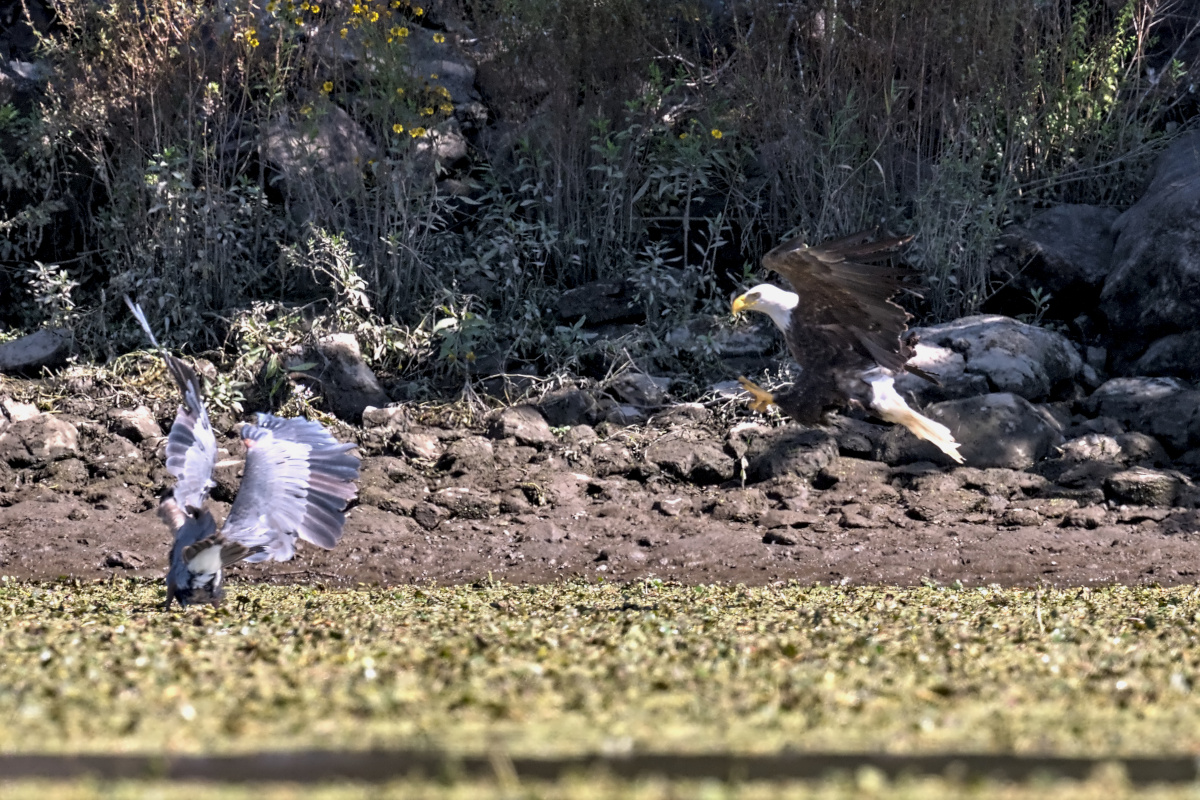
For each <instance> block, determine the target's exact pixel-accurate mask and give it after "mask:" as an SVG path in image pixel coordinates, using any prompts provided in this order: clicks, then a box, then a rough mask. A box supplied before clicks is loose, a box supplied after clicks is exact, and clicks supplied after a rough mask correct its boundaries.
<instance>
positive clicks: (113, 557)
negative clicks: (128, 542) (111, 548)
mask: <svg viewBox="0 0 1200 800" xmlns="http://www.w3.org/2000/svg"><path fill="white" fill-rule="evenodd" d="M144 562H145V559H144V558H142V557H141V556H139V555H137V554H136V553H126V552H125V551H124V550H117V551H115V552H112V553H108V554H107V555H105V556H104V566H105V567H108V568H110V569H138V568H139V567H141V566H142V564H143V563H144Z"/></svg>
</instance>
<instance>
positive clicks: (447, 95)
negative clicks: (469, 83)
mask: <svg viewBox="0 0 1200 800" xmlns="http://www.w3.org/2000/svg"><path fill="white" fill-rule="evenodd" d="M433 91H434V92H436V93H437V94H440V95H441V96H442V97H444V98H446V99H447V100H449V99H450V90H449V89H447V88H446V87H445V86H438V87H437V88H436V89H434V90H433Z"/></svg>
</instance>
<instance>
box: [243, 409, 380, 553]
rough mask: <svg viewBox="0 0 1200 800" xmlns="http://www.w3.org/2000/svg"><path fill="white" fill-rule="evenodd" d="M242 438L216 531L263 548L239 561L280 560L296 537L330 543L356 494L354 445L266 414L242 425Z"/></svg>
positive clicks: (304, 423) (311, 425) (315, 426)
mask: <svg viewBox="0 0 1200 800" xmlns="http://www.w3.org/2000/svg"><path fill="white" fill-rule="evenodd" d="M242 439H243V441H245V443H246V471H245V476H244V477H243V478H242V487H241V489H239V490H238V495H237V499H235V500H234V501H233V508H231V509H230V510H229V518H228V519H227V520H225V528H224V530H223V531H222V535H223V536H224V537H225V538H226V539H228V540H229V541H232V542H238V543H240V544H243V545H245V546H246V547H250V548H255V547H261V548H263V550H262V551H261V552H257V553H255V554H253V555H251V556H249V558H247V561H267V560H273V561H287V560H288V559H289V558H291V557H292V555H293V554H294V553H295V542H296V537H297V536H299V537H300V538H301V539H303V540H305V541H306V542H311V543H312V544H315V545H317V546H318V547H323V548H325V549H329V548H331V547H333V546H334V545H336V544H337V543H338V540H339V539H341V538H342V527H343V526H344V525H345V522H346V515H345V514H344V513H343V512H344V509H345V508H346V504H347V503H348V502H350V500H352V499H353V498H354V496H355V495H356V494H357V491H358V490H357V489H356V487H355V485H354V481H355V480H356V479H357V478H358V466H359V458H358V456H356V455H353V454H351V453H350V452H349V451H350V450H353V449H354V444H353V443H348V444H343V443H340V442H338V441H337V440H336V439H334V438H333V436H332V434H330V433H329V431H327V430H325V428H324V426H322V425H321V424H320V423H319V422H310V421H309V420H307V419H303V418H296V419H283V418H281V417H276V416H273V415H271V414H259V415H258V424H257V425H246V426H245V427H244V428H243V429H242Z"/></svg>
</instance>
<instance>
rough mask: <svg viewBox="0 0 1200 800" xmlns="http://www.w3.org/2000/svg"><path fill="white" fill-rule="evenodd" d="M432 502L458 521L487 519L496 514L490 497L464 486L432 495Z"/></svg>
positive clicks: (487, 494)
mask: <svg viewBox="0 0 1200 800" xmlns="http://www.w3.org/2000/svg"><path fill="white" fill-rule="evenodd" d="M433 502H434V503H436V504H438V505H439V506H441V507H442V508H445V509H447V510H448V511H450V513H451V514H453V515H454V516H456V517H458V518H460V519H487V518H488V517H489V516H492V515H493V514H494V513H495V512H496V510H497V509H496V507H495V506H496V505H497V504H494V503H493V501H492V496H491V495H490V494H489V493H487V492H481V491H479V490H478V489H471V488H468V487H466V486H451V487H447V488H445V489H439V490H438V491H436V492H434V493H433Z"/></svg>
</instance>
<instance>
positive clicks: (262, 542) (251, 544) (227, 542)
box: [125, 297, 359, 609]
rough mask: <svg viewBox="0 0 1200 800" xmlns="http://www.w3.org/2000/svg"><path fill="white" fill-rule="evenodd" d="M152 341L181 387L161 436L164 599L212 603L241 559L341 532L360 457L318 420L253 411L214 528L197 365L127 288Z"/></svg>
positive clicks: (211, 441) (287, 551) (213, 447)
mask: <svg viewBox="0 0 1200 800" xmlns="http://www.w3.org/2000/svg"><path fill="white" fill-rule="evenodd" d="M125 302H126V304H128V306H129V309H130V311H132V312H133V316H134V317H135V318H136V319H137V321H138V323H139V324H140V325H141V326H142V329H143V330H144V331H145V332H146V335H147V336H148V337H149V338H150V343H151V344H152V345H154V347H155V348H156V349H157V350H158V351H159V352H160V353H161V354H162V357H163V360H164V361H165V362H166V365H167V371H168V372H169V373H170V374H171V377H172V378H173V379H174V381H175V384H176V385H177V386H178V387H179V391H180V392H181V393H182V394H183V405H182V406H180V408H179V411H178V413H177V414H176V415H175V422H174V423H173V424H172V425H171V432H170V434H169V435H168V436H167V472H169V473H170V474H171V475H172V476H173V477H174V478H175V490H174V491H173V492H172V493H171V495H169V496H168V497H166V498H164V499H163V501H162V503H161V504H160V505H159V509H158V514H159V516H160V517H161V518H162V520H163V521H164V522H166V523H167V526H168V527H169V528H170V529H171V533H172V534H173V537H174V541H173V543H172V545H171V552H170V567H169V569H168V571H167V608H168V609H169V608H170V607H171V601H172V600H175V601H178V602H179V604H180V605H183V606H186V605H192V604H196V603H217V602H220V599H221V579H222V571H223V569H224V568H225V567H228V566H229V565H230V564H235V563H237V562H238V561H242V560H245V561H268V560H274V561H287V560H288V559H290V558H291V557H292V555H293V554H294V553H295V549H296V548H295V545H296V540H297V539H303V540H304V541H306V542H309V543H311V544H315V545H316V546H318V547H323V548H325V549H329V548H332V547H333V546H334V545H336V544H337V543H338V540H339V539H341V537H342V528H343V527H344V525H345V522H346V515H345V508H346V504H347V503H349V502H350V501H351V500H353V499H354V497H355V495H356V493H357V489H356V487H355V481H356V480H357V479H358V468H359V458H358V456H356V455H354V454H353V453H351V452H350V451H351V450H353V449H354V444H352V443H345V444H344V443H340V442H338V441H337V440H336V439H334V438H333V436H332V434H330V433H329V431H327V430H326V429H325V428H324V426H322V425H321V424H320V423H319V422H311V421H309V420H307V419H283V418H281V417H276V416H274V415H271V414H259V415H258V420H257V424H255V425H251V424H248V423H247V424H243V426H242V441H243V442H244V443H245V445H246V450H247V454H246V467H245V473H244V477H243V479H242V485H241V488H240V489H239V491H238V494H237V497H236V498H235V499H234V501H233V507H232V508H231V509H230V511H229V517H228V518H227V519H226V520H225V524H224V526H223V527H222V528H221V529H220V530H219V531H218V529H217V523H216V520H215V519H214V518H213V515H212V513H211V512H210V511H208V509H206V508H205V507H204V501H205V500H206V499H208V493H209V491H210V490H211V489H212V487H213V486H214V485H215V484H214V483H213V479H212V473H213V468H214V467H215V466H216V463H217V439H216V436H215V435H214V434H213V430H212V424H211V423H210V421H209V418H208V412H207V411H206V410H205V408H204V401H203V398H202V397H201V390H200V380H199V378H198V376H197V375H196V371H195V370H194V369H193V368H192V367H191V366H190V365H188V364H186V363H185V362H183V361H181V360H180V359H178V358H176V357H175V356H173V355H171V354H170V353H168V352H167V351H166V350H165V349H164V348H163V347H162V346H161V345H159V343H158V340H157V339H155V337H154V332H153V331H152V330H151V329H150V324H149V323H148V322H147V321H146V315H145V314H144V313H142V309H141V308H140V307H139V306H138V305H137V304H136V303H134V302H133V301H132V300H130V299H129V298H128V297H126V298H125Z"/></svg>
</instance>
